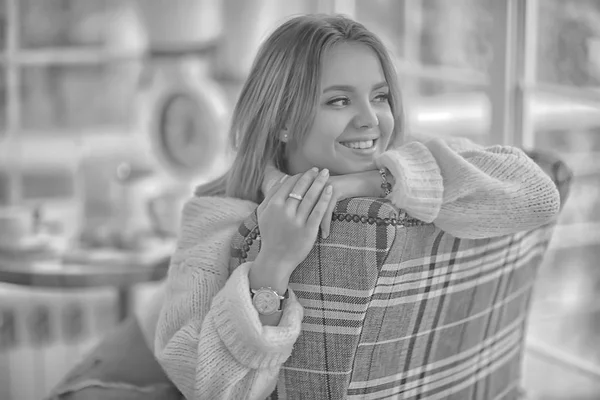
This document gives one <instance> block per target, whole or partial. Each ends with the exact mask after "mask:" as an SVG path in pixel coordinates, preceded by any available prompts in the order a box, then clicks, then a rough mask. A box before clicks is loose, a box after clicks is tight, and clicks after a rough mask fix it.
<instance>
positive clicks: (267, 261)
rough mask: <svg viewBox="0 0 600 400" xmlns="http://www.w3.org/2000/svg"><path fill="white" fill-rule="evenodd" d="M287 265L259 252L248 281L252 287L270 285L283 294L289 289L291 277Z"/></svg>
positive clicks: (258, 287)
mask: <svg viewBox="0 0 600 400" xmlns="http://www.w3.org/2000/svg"><path fill="white" fill-rule="evenodd" d="M286 271H287V267H286V266H285V265H282V262H281V261H279V262H278V261H275V260H274V259H271V258H269V257H268V256H265V255H261V253H259V254H258V255H257V256H256V260H254V263H253V264H252V267H251V268H250V272H249V273H248V282H249V284H250V288H251V289H260V288H261V287H270V288H271V289H273V290H275V291H276V292H277V293H279V294H281V295H283V293H285V291H286V290H287V287H288V284H289V281H290V277H289V274H288V273H287V272H286Z"/></svg>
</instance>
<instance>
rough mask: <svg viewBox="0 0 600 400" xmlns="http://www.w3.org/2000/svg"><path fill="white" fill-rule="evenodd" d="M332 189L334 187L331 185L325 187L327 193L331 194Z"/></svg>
mask: <svg viewBox="0 0 600 400" xmlns="http://www.w3.org/2000/svg"><path fill="white" fill-rule="evenodd" d="M332 190H333V187H332V186H331V185H327V187H326V188H325V193H327V194H329V193H331V191H332Z"/></svg>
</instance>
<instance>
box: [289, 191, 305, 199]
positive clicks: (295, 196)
mask: <svg viewBox="0 0 600 400" xmlns="http://www.w3.org/2000/svg"><path fill="white" fill-rule="evenodd" d="M288 197H289V198H291V199H296V200H298V201H302V199H303V197H302V195H299V194H297V193H290V194H288Z"/></svg>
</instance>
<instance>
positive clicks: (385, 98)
mask: <svg viewBox="0 0 600 400" xmlns="http://www.w3.org/2000/svg"><path fill="white" fill-rule="evenodd" d="M375 101H377V102H380V103H387V102H388V101H390V94H389V93H380V94H378V95H377V96H375Z"/></svg>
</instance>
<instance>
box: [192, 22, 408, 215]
mask: <svg viewBox="0 0 600 400" xmlns="http://www.w3.org/2000/svg"><path fill="white" fill-rule="evenodd" d="M342 42H346V43H347V42H352V43H361V44H364V45H366V46H368V47H370V48H371V49H372V50H373V51H374V52H375V54H376V55H377V57H378V58H379V61H380V63H381V67H382V69H383V73H384V76H385V80H386V81H387V83H388V85H389V88H390V95H389V103H390V107H391V110H392V114H393V116H394V129H393V131H392V135H391V138H390V144H392V143H394V142H395V141H396V139H398V138H400V135H401V134H402V132H403V115H402V102H401V96H400V88H399V85H398V78H397V75H396V71H395V68H394V64H393V62H392V59H391V56H390V54H389V52H388V50H387V49H386V47H385V45H384V44H383V42H382V41H381V40H380V39H379V38H378V37H377V36H376V35H375V34H374V33H372V32H370V31H369V30H368V29H366V28H365V27H364V26H363V25H362V24H360V23H358V22H356V21H354V20H352V19H350V18H347V17H345V16H342V15H320V14H310V15H301V16H297V17H294V18H292V19H290V20H288V21H286V22H284V23H283V24H282V25H281V26H279V27H278V28H277V29H276V30H275V31H273V33H272V34H271V35H270V36H269V37H268V38H267V39H266V40H265V41H264V42H263V43H262V45H261V46H260V48H259V51H258V53H257V55H256V58H255V59H254V63H253V65H252V67H251V70H250V73H249V76H248V78H247V80H246V82H245V84H244V86H243V88H242V91H241V93H240V96H239V98H238V101H237V103H236V106H235V109H234V111H233V114H232V121H231V126H230V130H229V140H230V143H231V145H232V147H233V149H234V151H236V156H235V159H234V161H233V164H232V166H231V168H230V170H229V171H228V172H227V173H226V174H225V175H223V176H222V177H221V178H218V179H217V180H215V181H212V182H210V183H208V184H206V185H204V186H200V187H198V188H197V189H196V195H200V196H227V197H235V198H239V199H244V200H250V201H253V202H255V203H260V202H261V201H262V200H263V199H264V195H263V193H262V190H261V186H262V182H263V179H264V177H265V170H266V168H267V166H268V165H269V164H271V165H274V166H275V167H277V168H278V169H280V170H281V171H284V172H286V171H285V168H286V167H285V160H286V159H287V157H288V155H289V153H290V151H293V150H294V149H296V148H297V147H298V146H299V145H301V144H302V143H303V140H304V138H305V136H306V135H307V133H308V132H309V131H310V130H311V127H312V124H313V121H314V117H315V113H316V106H317V104H318V96H319V91H320V79H321V65H322V58H323V55H324V54H326V52H327V51H328V49H330V48H331V47H332V46H334V45H336V44H337V43H342ZM286 127H287V128H288V132H289V134H290V135H289V136H290V137H289V140H288V142H287V143H283V142H281V141H280V140H279V138H280V132H281V131H282V130H283V129H285V128H286Z"/></svg>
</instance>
